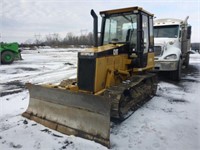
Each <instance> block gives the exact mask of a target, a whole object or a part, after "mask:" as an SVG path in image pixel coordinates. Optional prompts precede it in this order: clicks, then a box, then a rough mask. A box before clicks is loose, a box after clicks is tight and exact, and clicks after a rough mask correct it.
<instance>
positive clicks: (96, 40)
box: [90, 9, 98, 47]
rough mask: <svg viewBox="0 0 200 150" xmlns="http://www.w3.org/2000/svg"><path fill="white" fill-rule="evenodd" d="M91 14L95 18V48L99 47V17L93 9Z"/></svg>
mask: <svg viewBox="0 0 200 150" xmlns="http://www.w3.org/2000/svg"><path fill="white" fill-rule="evenodd" d="M90 14H91V15H92V17H93V20H94V21H93V36H94V47H97V46H98V17H97V15H96V13H95V12H94V10H93V9H92V10H91V12H90Z"/></svg>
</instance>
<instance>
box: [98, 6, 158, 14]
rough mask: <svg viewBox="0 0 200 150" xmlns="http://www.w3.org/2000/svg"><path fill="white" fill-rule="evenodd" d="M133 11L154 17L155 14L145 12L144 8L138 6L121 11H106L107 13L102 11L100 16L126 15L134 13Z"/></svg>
mask: <svg viewBox="0 0 200 150" xmlns="http://www.w3.org/2000/svg"><path fill="white" fill-rule="evenodd" d="M133 11H141V12H144V13H146V14H148V15H150V16H154V14H152V13H150V12H148V11H146V10H144V9H143V8H142V7H138V6H135V7H128V8H120V9H113V10H105V11H101V12H100V15H101V14H107V15H110V14H117V13H126V12H133Z"/></svg>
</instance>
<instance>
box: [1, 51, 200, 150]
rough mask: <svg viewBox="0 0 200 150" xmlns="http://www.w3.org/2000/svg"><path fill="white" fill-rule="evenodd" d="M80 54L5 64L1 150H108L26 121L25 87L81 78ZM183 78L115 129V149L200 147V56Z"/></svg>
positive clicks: (30, 55)
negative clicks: (28, 84)
mask: <svg viewBox="0 0 200 150" xmlns="http://www.w3.org/2000/svg"><path fill="white" fill-rule="evenodd" d="M77 51H81V49H39V50H27V51H23V52H22V57H23V59H24V60H22V61H15V62H14V63H13V64H12V65H0V150H8V149H12V150H13V149H21V150H37V149H41V150H62V149H69V150H95V149H99V150H106V149H107V148H106V147H104V146H102V145H100V144H98V143H95V142H93V141H89V140H86V139H82V138H79V137H74V136H67V135H64V134H61V133H59V132H57V131H54V130H51V129H48V128H46V127H44V126H42V125H40V124H38V123H35V122H33V121H30V120H27V119H26V118H23V117H22V116H21V114H22V113H23V112H24V111H25V110H26V109H27V107H28V103H29V93H28V90H26V89H25V87H24V83H26V82H31V83H37V84H42V83H59V82H60V81H62V80H63V79H67V78H75V77H76V69H77ZM190 56H191V59H190V65H189V68H188V69H187V70H186V69H184V70H183V78H182V80H181V81H180V82H179V83H177V82H171V81H168V80H167V79H166V78H165V77H161V78H160V79H161V80H160V82H159V86H158V91H157V95H156V96H155V97H154V98H152V99H151V100H150V101H149V102H148V103H146V104H145V105H144V106H143V107H141V108H140V109H138V110H137V111H135V113H134V114H133V115H132V116H131V117H129V118H128V119H127V120H125V121H124V122H122V123H121V124H113V125H112V128H111V135H110V140H111V149H114V150H133V149H135V150H139V149H140V150H199V149H200V117H199V115H200V54H191V55H190Z"/></svg>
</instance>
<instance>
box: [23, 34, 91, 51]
mask: <svg viewBox="0 0 200 150" xmlns="http://www.w3.org/2000/svg"><path fill="white" fill-rule="evenodd" d="M93 42H94V41H93V34H92V33H91V32H89V33H88V34H84V35H74V34H73V33H71V32H69V33H67V34H66V36H65V37H64V38H61V37H60V35H59V34H58V33H54V34H49V35H46V36H45V38H43V39H40V38H37V37H36V38H35V41H34V43H31V44H30V43H23V44H20V45H21V46H22V47H28V46H29V47H30V46H51V47H81V46H86V47H90V46H92V45H93Z"/></svg>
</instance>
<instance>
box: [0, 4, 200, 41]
mask: <svg viewBox="0 0 200 150" xmlns="http://www.w3.org/2000/svg"><path fill="white" fill-rule="evenodd" d="M132 6H140V7H143V8H144V9H145V10H147V11H149V12H151V13H153V14H155V16H156V19H158V18H180V19H185V17H186V16H189V20H188V21H189V23H190V24H191V25H192V42H200V0H0V35H1V38H0V40H1V41H4V42H13V41H17V42H28V41H34V40H35V37H36V36H37V37H40V38H44V37H45V35H48V34H53V33H59V34H60V36H61V37H62V38H63V37H65V35H66V34H67V33H68V32H72V33H74V34H75V35H80V34H81V33H82V34H85V33H87V32H91V31H92V21H93V20H92V17H91V16H90V10H91V9H94V10H95V11H96V13H97V14H99V11H101V10H108V9H116V8H124V7H132ZM99 21H101V19H100V16H99ZM99 30H100V29H99ZM39 35H40V36H39Z"/></svg>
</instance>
